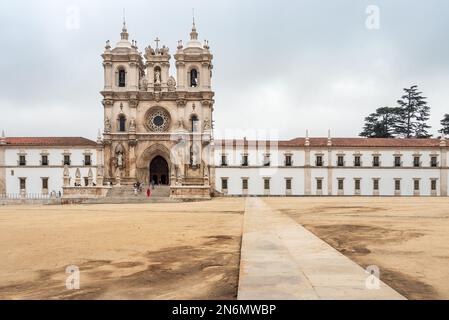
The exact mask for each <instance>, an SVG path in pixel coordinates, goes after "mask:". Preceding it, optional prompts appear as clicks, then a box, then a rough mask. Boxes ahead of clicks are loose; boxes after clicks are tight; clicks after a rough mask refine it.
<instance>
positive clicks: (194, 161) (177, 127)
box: [101, 23, 215, 198]
mask: <svg viewBox="0 0 449 320" xmlns="http://www.w3.org/2000/svg"><path fill="white" fill-rule="evenodd" d="M159 42H160V40H159V39H158V38H156V40H155V47H154V48H153V47H151V46H148V47H147V48H145V53H144V55H142V53H140V52H139V50H138V47H137V42H136V41H134V40H133V41H131V42H130V41H129V34H128V31H127V28H126V24H125V23H124V24H123V29H122V33H121V40H120V41H119V42H118V43H117V45H116V46H115V48H112V47H111V45H110V43H109V41H108V42H107V43H106V47H105V51H104V53H103V55H102V57H103V66H104V77H105V80H104V90H103V91H102V92H101V94H102V95H103V98H104V99H103V106H104V135H103V144H104V179H105V181H106V182H110V183H111V184H113V185H117V183H119V184H120V185H126V184H133V183H135V182H142V183H144V184H145V185H149V184H151V183H154V184H156V185H166V186H168V187H170V194H171V196H172V197H179V198H208V197H210V196H211V194H213V190H214V189H215V188H214V183H213V182H214V179H213V176H214V171H213V165H212V159H213V104H214V100H213V97H214V92H213V91H212V89H211V77H212V59H213V56H212V54H211V53H210V51H209V45H208V42H207V41H205V42H204V43H203V44H202V43H201V42H199V41H198V33H197V31H196V26H195V23H193V26H192V31H191V33H190V40H189V41H188V42H187V43H186V45H185V46H184V45H183V43H182V41H179V42H178V47H177V52H176V54H175V55H174V58H175V60H176V78H175V77H173V76H171V75H170V60H171V55H170V53H169V49H168V48H167V47H166V46H165V45H163V46H160V45H159Z"/></svg>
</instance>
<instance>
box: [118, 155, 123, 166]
mask: <svg viewBox="0 0 449 320" xmlns="http://www.w3.org/2000/svg"><path fill="white" fill-rule="evenodd" d="M117 167H119V168H121V167H123V154H121V153H118V154H117Z"/></svg>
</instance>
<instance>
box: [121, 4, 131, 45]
mask: <svg viewBox="0 0 449 320" xmlns="http://www.w3.org/2000/svg"><path fill="white" fill-rule="evenodd" d="M120 36H121V38H122V40H128V38H129V34H128V29H127V28H126V17H125V8H123V27H122V33H120Z"/></svg>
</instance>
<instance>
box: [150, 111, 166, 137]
mask: <svg viewBox="0 0 449 320" xmlns="http://www.w3.org/2000/svg"><path fill="white" fill-rule="evenodd" d="M169 122H170V116H169V114H168V112H167V111H165V110H157V111H155V112H152V113H151V114H150V117H149V119H148V126H149V128H150V130H151V131H154V132H164V131H167V129H168V126H169Z"/></svg>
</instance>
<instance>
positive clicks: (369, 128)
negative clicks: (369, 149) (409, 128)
mask: <svg viewBox="0 0 449 320" xmlns="http://www.w3.org/2000/svg"><path fill="white" fill-rule="evenodd" d="M398 112H399V108H390V107H383V108H379V109H377V110H376V112H375V113H372V114H370V115H369V116H368V117H366V118H365V125H364V127H363V131H362V132H361V133H360V136H361V137H368V138H394V130H395V125H396V121H397V116H398Z"/></svg>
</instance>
